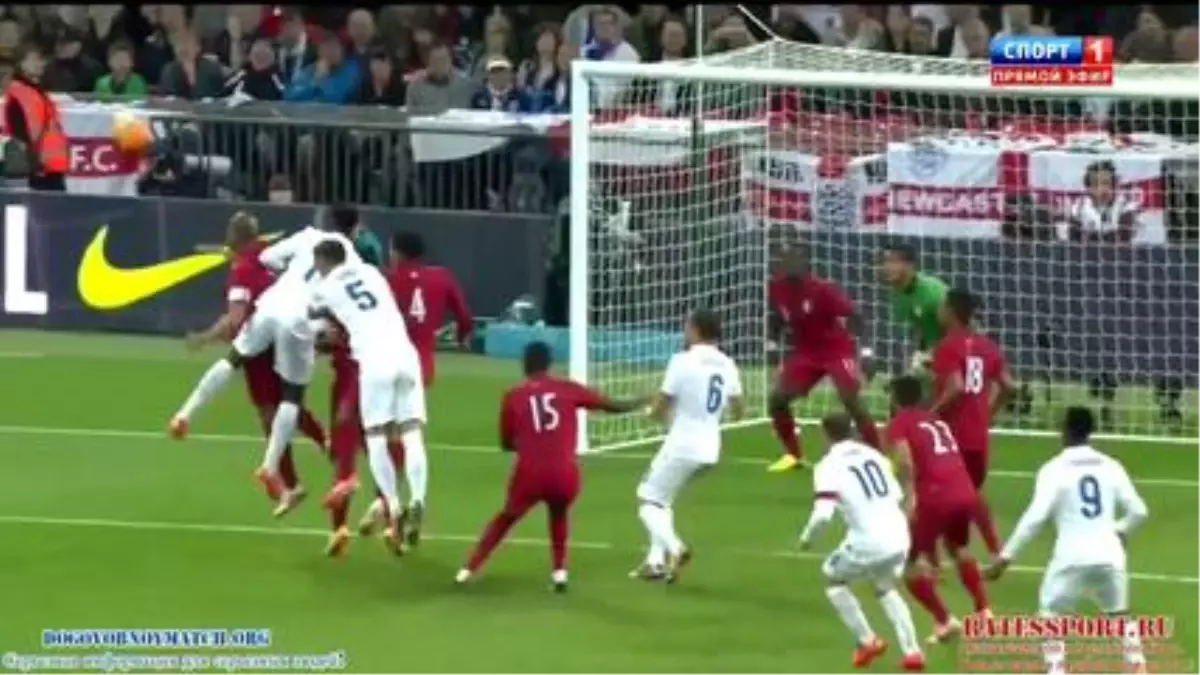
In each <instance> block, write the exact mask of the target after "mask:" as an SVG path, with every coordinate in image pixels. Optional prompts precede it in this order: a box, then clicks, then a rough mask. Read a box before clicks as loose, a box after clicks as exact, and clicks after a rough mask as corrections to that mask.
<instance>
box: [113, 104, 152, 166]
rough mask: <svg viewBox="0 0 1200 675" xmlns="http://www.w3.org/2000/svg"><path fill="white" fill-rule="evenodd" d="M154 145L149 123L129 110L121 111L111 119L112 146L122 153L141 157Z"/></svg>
mask: <svg viewBox="0 0 1200 675" xmlns="http://www.w3.org/2000/svg"><path fill="white" fill-rule="evenodd" d="M153 145H154V131H153V130H152V129H151V128H150V123H149V122H147V121H146V120H144V119H142V118H140V117H137V116H136V115H134V114H133V113H131V112H126V111H122V112H119V113H117V114H116V116H115V118H114V119H113V146H114V147H116V149H117V152H120V153H121V154H123V155H133V156H137V157H141V156H143V155H145V154H146V153H147V152H148V151H149V150H150V147H151V146H153Z"/></svg>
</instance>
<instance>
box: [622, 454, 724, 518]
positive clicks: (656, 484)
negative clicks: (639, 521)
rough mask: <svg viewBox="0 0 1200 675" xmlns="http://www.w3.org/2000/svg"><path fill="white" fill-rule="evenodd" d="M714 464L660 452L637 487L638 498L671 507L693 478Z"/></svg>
mask: <svg viewBox="0 0 1200 675" xmlns="http://www.w3.org/2000/svg"><path fill="white" fill-rule="evenodd" d="M714 464H715V462H701V461H699V460H695V459H690V458H687V457H679V456H677V455H673V454H670V453H666V452H663V451H662V450H660V451H659V452H658V454H657V455H655V456H654V459H652V460H651V461H650V468H648V469H646V473H645V474H644V475H643V476H642V482H641V483H639V484H638V486H637V498H638V499H640V500H642V501H644V502H651V503H654V504H658V505H660V506H671V505H672V504H674V503H675V498H676V497H678V496H679V491H680V490H682V489H683V486H684V485H687V483H688V481H690V480H691V479H692V477H693V476H695V475H696V474H697V473H699V472H701V471H703V470H705V469H707V468H709V467H710V466H713V465H714Z"/></svg>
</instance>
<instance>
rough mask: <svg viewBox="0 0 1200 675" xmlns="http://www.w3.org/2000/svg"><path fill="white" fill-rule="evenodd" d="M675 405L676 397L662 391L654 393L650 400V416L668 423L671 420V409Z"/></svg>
mask: <svg viewBox="0 0 1200 675" xmlns="http://www.w3.org/2000/svg"><path fill="white" fill-rule="evenodd" d="M674 407H675V399H674V398H672V397H671V396H668V395H667V394H664V393H662V392H661V391H660V392H658V393H657V394H655V395H654V399H653V400H652V401H651V402H650V416H651V417H653V418H654V419H656V420H658V421H659V422H662V423H663V424H666V423H667V422H669V421H670V420H671V410H673V409H674Z"/></svg>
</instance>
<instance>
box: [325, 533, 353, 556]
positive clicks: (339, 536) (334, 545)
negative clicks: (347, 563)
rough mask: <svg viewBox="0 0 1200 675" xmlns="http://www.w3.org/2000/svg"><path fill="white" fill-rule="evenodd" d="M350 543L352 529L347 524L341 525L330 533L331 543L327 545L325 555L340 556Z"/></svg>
mask: <svg viewBox="0 0 1200 675" xmlns="http://www.w3.org/2000/svg"><path fill="white" fill-rule="evenodd" d="M349 545H350V530H348V529H346V527H345V526H342V527H339V528H338V529H337V530H335V531H334V532H332V533H331V534H330V535H329V543H328V544H326V545H325V555H327V556H329V557H330V558H340V557H341V556H342V554H343V553H345V552H346V548H347V547H348V546H349Z"/></svg>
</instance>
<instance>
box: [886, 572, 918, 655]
mask: <svg viewBox="0 0 1200 675" xmlns="http://www.w3.org/2000/svg"><path fill="white" fill-rule="evenodd" d="M879 604H880V605H881V606H882V607H883V613H884V614H886V615H887V618H888V621H890V622H891V623H892V628H893V629H895V631H896V641H897V642H899V643H900V650H901V651H902V652H904V655H905V656H912V655H913V654H920V653H921V644H920V642H918V641H917V629H916V627H915V626H913V618H912V612H910V611H909V610H908V604H907V603H906V602H904V598H902V597H900V593H899V592H898V591H897V590H896V589H894V588H893V589H891V590H889V591H887V592H886V593H884V594H883V595H881V596H879Z"/></svg>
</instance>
